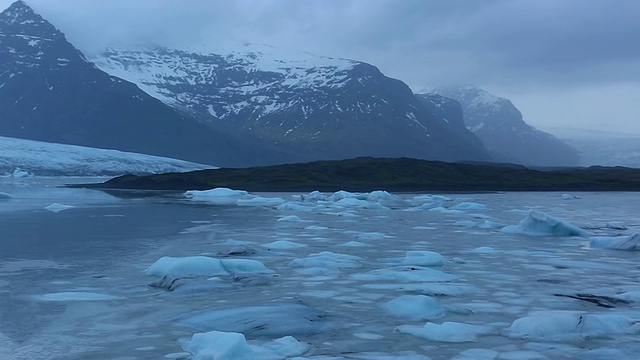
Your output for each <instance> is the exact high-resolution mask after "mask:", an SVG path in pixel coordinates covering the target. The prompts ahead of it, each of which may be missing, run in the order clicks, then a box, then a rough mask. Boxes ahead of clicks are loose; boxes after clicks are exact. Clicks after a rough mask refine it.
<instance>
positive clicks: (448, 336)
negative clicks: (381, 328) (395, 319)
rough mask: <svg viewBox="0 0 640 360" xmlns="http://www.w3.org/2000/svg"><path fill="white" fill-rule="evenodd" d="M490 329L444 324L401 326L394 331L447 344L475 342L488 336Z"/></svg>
mask: <svg viewBox="0 0 640 360" xmlns="http://www.w3.org/2000/svg"><path fill="white" fill-rule="evenodd" d="M492 330H493V329H492V328H491V327H489V326H484V325H470V324H464V323H458V322H444V323H442V324H436V323H431V322H429V323H427V324H426V325H425V326H424V327H420V326H414V325H401V326H398V327H397V328H396V331H398V332H400V333H404V334H409V335H413V336H415V337H419V338H423V339H427V340H431V341H441V342H449V343H461V342H471V341H476V338H477V337H478V336H479V335H484V334H489V333H490V332H492Z"/></svg>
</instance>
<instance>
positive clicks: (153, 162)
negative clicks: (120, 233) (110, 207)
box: [0, 136, 213, 177]
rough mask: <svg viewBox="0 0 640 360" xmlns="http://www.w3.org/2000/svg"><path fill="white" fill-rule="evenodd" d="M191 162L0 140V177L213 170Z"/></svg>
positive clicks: (29, 141)
mask: <svg viewBox="0 0 640 360" xmlns="http://www.w3.org/2000/svg"><path fill="white" fill-rule="evenodd" d="M210 168H213V166H209V165H203V164H196V163H192V162H188V161H182V160H176V159H170V158H164V157H159V156H151V155H145V154H137V153H131V152H123V151H118V150H107V149H97V148H89V147H83V146H75V145H65V144H55V143H47V142H41V141H32V140H24V139H16V138H8V137H1V136H0V175H4V176H14V177H24V176H33V175H39V176H116V175H122V174H137V175H140V174H155V173H166V172H185V171H193V170H202V169H210Z"/></svg>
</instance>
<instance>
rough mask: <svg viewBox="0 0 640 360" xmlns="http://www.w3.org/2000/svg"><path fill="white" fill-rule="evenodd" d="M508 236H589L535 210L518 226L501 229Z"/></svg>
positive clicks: (570, 225)
mask: <svg viewBox="0 0 640 360" xmlns="http://www.w3.org/2000/svg"><path fill="white" fill-rule="evenodd" d="M502 231H503V232H505V233H508V234H524V235H531V236H582V237H588V236H590V235H591V234H590V233H589V232H588V231H585V230H583V229H581V228H579V227H577V226H575V225H572V224H569V223H568V222H564V221H562V220H558V219H556V218H554V217H553V216H551V215H547V214H545V213H543V212H540V211H537V210H530V211H529V214H528V215H527V217H526V218H525V219H524V220H522V221H521V222H520V224H518V225H510V226H506V227H504V228H502Z"/></svg>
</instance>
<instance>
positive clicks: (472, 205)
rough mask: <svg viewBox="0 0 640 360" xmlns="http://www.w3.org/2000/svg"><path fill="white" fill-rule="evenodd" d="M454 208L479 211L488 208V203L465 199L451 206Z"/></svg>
mask: <svg viewBox="0 0 640 360" xmlns="http://www.w3.org/2000/svg"><path fill="white" fill-rule="evenodd" d="M451 209H453V210H462V211H469V210H473V211H478V210H487V205H485V204H481V203H477V202H467V201H463V202H461V203H459V204H457V205H454V206H452V207H451Z"/></svg>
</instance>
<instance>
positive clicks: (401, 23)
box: [0, 0, 640, 131]
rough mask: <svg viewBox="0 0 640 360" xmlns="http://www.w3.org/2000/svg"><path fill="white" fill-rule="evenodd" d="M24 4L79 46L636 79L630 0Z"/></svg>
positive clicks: (495, 77)
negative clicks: (273, 51) (257, 49)
mask: <svg viewBox="0 0 640 360" xmlns="http://www.w3.org/2000/svg"><path fill="white" fill-rule="evenodd" d="M9 3H10V1H8V0H0V6H7V5H8V4H9ZM27 3H29V4H30V5H32V6H33V7H34V8H35V9H36V11H38V12H40V13H41V14H42V15H44V16H45V17H46V18H48V19H49V20H50V21H52V22H53V23H54V24H55V25H56V26H58V27H59V28H60V29H61V30H62V31H63V32H65V33H66V34H67V35H68V38H69V39H70V40H71V41H72V42H73V43H74V44H76V45H77V46H78V47H79V48H80V49H81V50H83V51H85V52H96V51H100V50H102V49H104V48H105V47H106V46H128V45H135V44H141V43H147V44H148V43H153V44H164V45H169V46H175V45H186V44H200V43H206V44H208V45H209V46H210V48H211V49H212V50H215V49H216V48H219V47H220V48H225V47H228V44H229V43H230V42H233V41H249V42H255V43H266V44H271V45H274V46H276V47H283V48H288V49H296V50H301V51H308V52H314V53H318V54H322V55H328V56H337V57H346V58H353V59H357V60H362V61H367V62H370V63H372V64H374V65H376V66H378V67H379V68H380V69H381V70H383V72H385V73H386V74H387V75H389V76H392V77H396V78H399V79H401V80H403V81H405V82H407V83H408V84H409V85H410V86H412V87H413V88H414V89H420V88H423V87H428V86H433V85H443V84H449V83H474V84H477V85H479V86H481V87H486V88H488V89H489V90H492V89H493V90H497V91H500V92H501V93H500V95H503V96H507V97H510V96H515V97H520V98H521V99H539V98H540V97H539V96H538V95H537V94H539V93H545V92H547V93H549V94H552V93H553V94H556V95H555V96H565V97H570V94H571V91H572V89H573V90H575V91H578V90H579V89H581V88H585V87H588V88H589V89H597V88H598V87H602V89H605V88H606V89H607V94H605V95H603V99H604V98H606V97H607V96H615V89H616V84H621V85H620V86H618V87H617V88H618V89H619V91H623V89H628V88H629V86H630V85H629V84H631V87H632V88H633V86H635V85H634V84H640V47H639V46H637V45H636V44H635V43H636V42H637V39H640V21H638V19H640V1H637V0H562V1H560V0H482V1H479V0H478V1H475V0H429V1H425V0H402V1H397V0H305V1H299V0H234V1H223V0H135V1H132V0H91V1H87V0H27ZM603 91H604V90H603ZM558 94H562V95H558ZM556 100H557V99H556ZM528 105H530V104H528ZM630 106H635V107H636V109H637V107H638V106H640V105H631V104H630ZM525 107H526V106H525ZM636 113H637V112H636ZM525 115H526V114H525ZM537 116H538V115H537ZM539 116H543V115H539ZM547 116H553V114H548V115H547ZM636 121H637V122H640V119H636ZM637 129H638V131H640V125H637Z"/></svg>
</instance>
